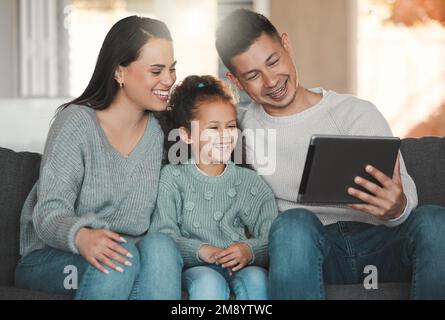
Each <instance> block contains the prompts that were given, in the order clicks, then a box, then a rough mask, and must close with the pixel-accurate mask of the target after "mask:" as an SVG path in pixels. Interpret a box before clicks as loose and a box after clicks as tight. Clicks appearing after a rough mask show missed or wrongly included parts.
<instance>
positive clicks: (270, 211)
mask: <svg viewBox="0 0 445 320" xmlns="http://www.w3.org/2000/svg"><path fill="white" fill-rule="evenodd" d="M277 215H278V208H277V205H276V201H275V196H274V195H273V193H272V191H270V192H268V193H267V195H266V196H265V197H264V200H263V201H262V202H261V203H260V205H259V207H258V210H256V212H252V213H251V214H250V215H248V216H245V215H242V220H243V222H244V224H245V225H246V227H247V229H248V230H249V233H250V234H251V236H252V237H251V238H250V239H247V240H244V241H243V242H244V243H246V244H247V245H248V246H249V247H250V249H251V251H252V259H251V261H250V262H249V264H254V265H258V266H262V267H267V265H268V262H269V255H268V238H269V230H270V227H271V226H272V222H273V221H274V219H275V218H276V217H277Z"/></svg>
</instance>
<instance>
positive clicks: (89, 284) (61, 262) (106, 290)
mask: <svg viewBox="0 0 445 320" xmlns="http://www.w3.org/2000/svg"><path fill="white" fill-rule="evenodd" d="M122 246H123V247H125V248H126V249H127V250H128V251H130V253H131V254H132V255H133V258H131V259H130V258H129V259H128V260H129V261H130V262H131V263H132V266H131V267H127V266H124V265H120V264H119V263H117V262H115V261H114V262H115V263H116V264H117V265H120V266H121V268H123V269H124V272H123V273H120V272H118V271H116V270H112V269H110V268H109V267H106V268H107V269H108V270H109V271H110V274H105V273H103V272H101V271H99V270H97V269H96V268H95V267H93V266H92V265H91V264H90V263H88V262H87V261H86V260H85V259H84V258H83V257H82V256H80V255H77V254H73V253H69V252H65V251H61V250H57V249H54V248H45V249H41V250H36V251H34V252H31V253H30V254H28V255H26V256H25V257H22V258H21V259H20V261H19V263H18V265H17V268H16V271H15V283H16V286H18V287H21V288H27V289H31V290H37V291H43V292H49V293H57V294H67V295H71V296H73V297H74V298H75V299H82V300H96V299H107V300H108V299H109V300H114V299H117V300H126V299H135V300H157V299H181V271H182V267H183V262H182V258H181V255H180V254H179V252H178V250H177V249H176V245H175V243H174V241H173V240H172V239H171V238H170V237H168V236H166V235H163V234H160V233H148V234H147V235H146V236H144V237H143V238H142V239H141V240H140V241H139V242H137V243H136V244H134V243H132V242H127V243H124V244H122ZM67 266H69V267H68V269H67V270H65V268H66V267H67ZM74 267H75V269H76V270H77V277H78V285H77V289H76V288H74V289H72V283H71V285H69V286H68V288H67V285H66V284H67V282H68V283H69V282H70V281H67V277H68V276H70V274H71V275H72V270H73V268H74ZM70 268H71V269H70ZM70 270H71V271H70ZM65 271H66V272H67V273H65Z"/></svg>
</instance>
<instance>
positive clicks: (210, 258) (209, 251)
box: [198, 244, 223, 263]
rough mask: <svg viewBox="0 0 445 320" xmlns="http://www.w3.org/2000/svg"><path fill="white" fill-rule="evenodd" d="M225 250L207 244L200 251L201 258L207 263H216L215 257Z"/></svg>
mask: <svg viewBox="0 0 445 320" xmlns="http://www.w3.org/2000/svg"><path fill="white" fill-rule="evenodd" d="M222 250H223V249H221V248H218V247H214V246H211V245H209V244H205V245H203V246H201V248H200V249H199V252H198V255H199V258H200V259H201V260H202V261H204V262H207V263H215V255H216V254H217V253H218V252H220V251H222Z"/></svg>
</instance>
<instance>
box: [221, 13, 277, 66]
mask: <svg viewBox="0 0 445 320" xmlns="http://www.w3.org/2000/svg"><path fill="white" fill-rule="evenodd" d="M263 32H264V33H266V34H267V35H269V36H270V37H272V38H275V39H277V40H278V39H280V35H279V33H278V31H277V29H276V28H275V27H274V26H273V24H272V23H271V22H270V21H269V20H268V19H267V18H266V17H265V16H263V15H262V14H259V13H256V12H253V11H250V10H247V9H239V10H235V11H233V12H232V13H231V14H229V15H228V16H227V17H226V18H224V19H223V20H222V22H221V23H220V25H219V27H218V30H217V31H216V41H215V44H216V50H217V51H218V54H219V57H220V58H221V60H222V62H223V63H224V65H225V66H226V67H227V69H229V70H230V71H231V72H234V71H235V68H234V66H233V65H232V63H231V60H232V58H233V57H235V56H237V55H238V54H240V53H243V52H245V51H247V49H249V47H250V46H251V45H252V43H254V42H255V40H256V39H258V38H259V37H260V36H261V35H262V34H263Z"/></svg>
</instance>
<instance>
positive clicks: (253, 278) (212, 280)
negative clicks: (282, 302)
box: [182, 265, 268, 300]
mask: <svg viewBox="0 0 445 320" xmlns="http://www.w3.org/2000/svg"><path fill="white" fill-rule="evenodd" d="M182 283H183V286H184V290H186V291H187V293H188V295H189V299H190V300H228V299H229V298H230V289H232V291H233V293H234V294H235V298H236V299H237V300H266V299H267V298H268V296H267V271H266V270H265V269H263V268H261V267H256V266H246V267H244V268H243V269H241V270H239V271H236V272H234V273H233V275H232V276H230V275H229V273H228V271H227V269H224V268H222V267H221V266H217V265H207V266H198V267H192V268H189V269H186V270H185V271H184V272H183V274H182Z"/></svg>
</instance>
